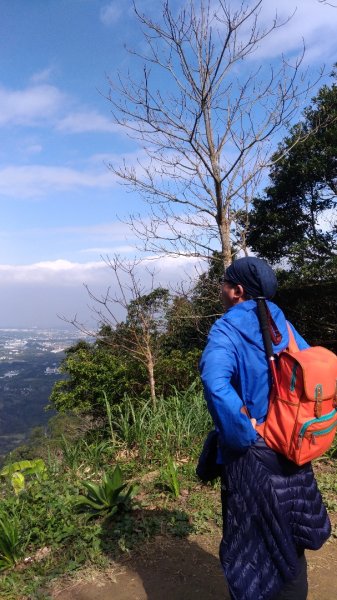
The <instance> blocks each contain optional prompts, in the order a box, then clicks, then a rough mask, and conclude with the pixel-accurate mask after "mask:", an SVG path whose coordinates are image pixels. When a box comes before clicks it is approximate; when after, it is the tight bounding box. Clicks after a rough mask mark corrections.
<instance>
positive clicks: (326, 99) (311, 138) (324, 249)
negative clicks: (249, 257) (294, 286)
mask: <svg viewBox="0 0 337 600" xmlns="http://www.w3.org/2000/svg"><path fill="white" fill-rule="evenodd" d="M332 76H333V78H334V82H333V83H332V85H331V86H330V87H329V86H327V85H325V86H323V87H322V88H321V89H320V91H319V93H318V94H317V96H316V97H315V98H313V100H312V103H311V105H310V106H309V107H308V108H307V109H306V110H305V112H304V120H303V122H301V123H298V124H297V125H295V126H294V127H293V128H292V129H291V130H290V134H289V136H288V137H286V138H285V139H284V140H283V142H282V143H281V144H280V145H279V148H278V151H277V152H276V154H274V156H273V157H272V161H273V162H274V165H273V167H272V169H271V172H270V182H271V183H270V185H269V186H268V187H267V188H266V189H265V195H264V197H261V198H256V199H255V200H254V202H253V207H254V208H253V211H252V212H251V215H250V232H249V235H248V244H249V245H250V246H251V247H252V248H253V250H254V251H255V252H257V253H258V254H259V255H260V256H262V257H265V258H266V259H267V260H269V261H270V262H272V263H277V262H279V261H280V260H281V259H286V260H287V262H288V264H289V265H290V266H291V268H292V271H293V273H294V274H295V275H296V279H297V281H298V277H299V276H300V277H301V278H302V279H303V280H306V281H308V280H317V278H318V279H322V278H325V279H330V278H331V277H332V276H334V275H336V273H337V260H336V250H337V235H336V234H337V227H336V219H335V218H333V216H332V214H333V211H332V209H334V208H335V207H336V203H337V85H336V83H335V80H336V72H335V71H334V72H333V73H332ZM303 134H304V138H303ZM299 136H302V138H303V139H302V140H301V141H300V142H298V143H296V142H297V140H298V138H299Z"/></svg>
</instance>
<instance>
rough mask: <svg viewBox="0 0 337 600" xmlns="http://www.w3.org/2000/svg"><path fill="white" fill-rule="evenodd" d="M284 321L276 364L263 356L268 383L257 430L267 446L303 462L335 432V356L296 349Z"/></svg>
mask: <svg viewBox="0 0 337 600" xmlns="http://www.w3.org/2000/svg"><path fill="white" fill-rule="evenodd" d="M287 326H288V332H289V345H288V348H287V349H286V350H283V351H282V352H280V353H279V354H278V358H277V366H275V360H274V359H273V357H272V356H268V358H269V360H270V361H271V362H270V365H271V370H272V374H273V385H272V389H271V393H270V399H269V408H268V414H267V418H266V420H265V422H264V423H262V424H261V425H257V427H256V430H257V432H258V433H259V434H260V435H261V436H262V437H263V438H264V440H265V442H266V444H267V445H268V446H270V447H271V448H273V449H274V450H276V451H277V452H281V453H282V454H285V456H287V458H289V459H290V460H292V461H293V462H295V463H296V464H298V465H303V464H304V463H306V462H309V461H311V460H312V459H314V458H317V457H318V456H321V454H324V452H326V451H327V450H328V448H329V447H330V446H331V444H332V442H333V439H334V435H335V433H336V428H337V356H336V355H335V354H334V353H333V352H330V350H327V349H326V348H322V347H321V346H313V347H311V348H307V349H305V350H299V348H298V346H297V343H296V340H295V338H294V335H293V332H292V330H291V328H290V326H289V325H287ZM265 345H266V344H265ZM266 349H267V348H266Z"/></svg>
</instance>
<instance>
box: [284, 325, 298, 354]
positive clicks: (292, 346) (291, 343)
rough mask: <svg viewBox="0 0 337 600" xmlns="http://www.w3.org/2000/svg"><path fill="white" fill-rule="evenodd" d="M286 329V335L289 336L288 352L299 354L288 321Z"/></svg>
mask: <svg viewBox="0 0 337 600" xmlns="http://www.w3.org/2000/svg"><path fill="white" fill-rule="evenodd" d="M287 329H288V334H289V344H288V351H289V352H299V347H298V345H297V342H296V340H295V336H294V334H293V330H292V329H291V327H290V325H289V323H288V321H287Z"/></svg>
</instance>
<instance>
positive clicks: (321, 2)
mask: <svg viewBox="0 0 337 600" xmlns="http://www.w3.org/2000/svg"><path fill="white" fill-rule="evenodd" d="M318 2H319V3H320V4H326V5H327V6H332V8H337V4H332V3H331V2H328V0H318Z"/></svg>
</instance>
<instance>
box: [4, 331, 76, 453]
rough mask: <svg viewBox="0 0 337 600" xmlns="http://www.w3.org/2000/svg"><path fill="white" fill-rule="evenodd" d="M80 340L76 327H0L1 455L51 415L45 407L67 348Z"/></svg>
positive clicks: (21, 440) (25, 437)
mask: <svg viewBox="0 0 337 600" xmlns="http://www.w3.org/2000/svg"><path fill="white" fill-rule="evenodd" d="M77 340H78V336H76V332H74V330H71V331H65V330H61V329H60V330H58V329H52V330H42V329H41V330H39V329H0V456H1V455H4V454H6V453H8V452H9V451H10V450H12V449H13V448H15V447H16V446H18V445H20V444H22V443H24V442H25V441H26V440H27V438H28V437H29V433H30V431H31V429H32V428H33V427H36V426H39V425H45V424H46V423H47V421H48V420H49V418H50V417H51V416H52V413H51V412H50V411H47V412H46V411H45V410H44V409H45V406H46V405H47V404H48V398H49V395H50V392H51V390H52V387H53V385H54V383H55V381H57V380H59V379H60V377H61V375H60V372H59V366H60V363H61V360H62V358H63V357H64V350H65V349H66V348H68V347H69V346H71V345H72V344H74V343H75V342H76V341H77Z"/></svg>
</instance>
